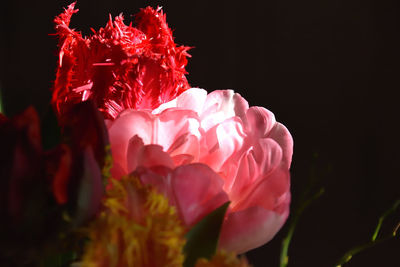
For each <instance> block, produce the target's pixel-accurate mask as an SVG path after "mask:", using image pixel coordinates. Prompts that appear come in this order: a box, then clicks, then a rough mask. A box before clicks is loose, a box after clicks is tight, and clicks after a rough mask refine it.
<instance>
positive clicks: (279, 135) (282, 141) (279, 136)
mask: <svg viewBox="0 0 400 267" xmlns="http://www.w3.org/2000/svg"><path fill="white" fill-rule="evenodd" d="M268 137H269V138H272V139H274V140H275V141H276V142H277V143H278V144H279V145H280V146H281V148H282V152H283V156H282V163H283V166H284V167H285V168H286V169H289V168H290V164H291V162H292V155H293V138H292V136H291V135H290V133H289V131H288V129H287V128H286V127H285V126H284V125H282V124H281V123H279V122H277V123H275V126H274V127H273V128H272V129H271V132H270V133H269V134H268Z"/></svg>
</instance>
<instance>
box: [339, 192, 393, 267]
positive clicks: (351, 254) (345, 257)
mask: <svg viewBox="0 0 400 267" xmlns="http://www.w3.org/2000/svg"><path fill="white" fill-rule="evenodd" d="M399 206H400V199H399V200H397V201H395V202H394V204H393V205H392V207H391V208H390V209H388V210H387V211H385V212H384V213H383V215H382V216H381V217H379V219H378V224H377V226H376V228H375V230H374V233H373V234H372V237H371V241H369V242H367V243H365V244H362V245H359V246H356V247H354V248H352V249H350V250H349V251H348V252H346V253H345V254H344V255H343V256H342V257H341V258H340V259H339V261H338V263H337V264H336V265H335V267H341V266H342V265H343V264H345V263H347V262H349V261H350V260H351V259H352V258H353V257H354V255H356V254H358V253H360V252H363V251H364V250H366V249H369V248H372V247H374V246H375V245H377V244H380V243H382V242H385V241H387V240H389V239H391V238H393V237H395V236H396V235H397V230H398V229H399V228H400V223H398V224H397V225H396V227H395V228H394V229H393V232H392V234H391V235H389V236H385V237H381V238H378V235H379V232H380V230H381V228H382V224H383V221H384V220H385V219H386V217H387V216H389V215H390V214H392V213H393V212H395V211H396V210H397V208H398V207H399Z"/></svg>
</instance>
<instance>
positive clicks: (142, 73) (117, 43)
mask: <svg viewBox="0 0 400 267" xmlns="http://www.w3.org/2000/svg"><path fill="white" fill-rule="evenodd" d="M74 7H75V3H73V4H71V5H70V6H69V7H68V8H67V9H65V11H64V13H62V14H60V15H59V16H58V17H56V18H55V20H54V21H55V24H56V26H55V29H56V32H57V35H58V37H59V49H60V51H59V65H58V67H57V76H56V80H55V83H54V88H53V98H52V103H53V105H54V106H55V108H56V110H57V111H58V113H59V114H60V115H62V114H64V113H65V112H66V110H67V109H69V107H70V106H71V105H72V104H76V103H79V102H82V101H85V100H87V99H92V100H93V101H94V102H95V103H96V105H97V106H98V108H99V110H101V111H102V112H103V114H104V116H105V117H106V118H109V119H113V118H115V117H116V116H117V115H118V113H119V112H121V111H122V110H125V109H127V108H134V109H154V108H156V107H158V106H159V105H160V104H162V103H164V102H167V101H170V100H172V99H174V98H175V97H177V96H178V95H179V94H180V93H182V92H183V91H184V90H186V89H188V88H189V84H188V82H187V80H186V77H185V74H186V70H185V66H186V64H187V57H188V56H189V57H190V55H189V54H188V53H187V50H188V49H189V47H187V46H177V45H176V44H175V42H174V40H173V37H172V32H171V29H170V28H169V27H168V25H167V23H166V16H165V14H163V12H162V10H161V8H157V10H154V9H152V8H151V7H147V8H144V9H142V10H141V11H140V12H139V13H138V14H137V15H136V25H137V26H136V28H134V27H132V24H130V25H129V26H127V25H125V24H124V18H123V16H122V15H119V16H117V17H116V18H115V20H114V21H113V20H112V18H111V17H110V20H109V22H108V23H107V25H106V26H105V27H104V28H100V29H99V30H98V31H97V32H96V31H95V30H93V29H92V31H93V35H92V36H88V37H82V35H81V33H79V32H77V31H75V30H73V29H70V28H69V23H70V20H71V16H72V15H73V14H74V13H76V12H78V10H77V9H74Z"/></svg>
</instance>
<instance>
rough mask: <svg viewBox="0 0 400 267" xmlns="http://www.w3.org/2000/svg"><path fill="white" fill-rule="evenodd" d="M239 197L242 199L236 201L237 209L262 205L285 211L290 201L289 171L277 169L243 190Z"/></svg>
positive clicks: (270, 208)
mask: <svg viewBox="0 0 400 267" xmlns="http://www.w3.org/2000/svg"><path fill="white" fill-rule="evenodd" d="M239 197H240V200H237V203H235V204H236V205H235V207H234V209H235V210H241V209H245V208H248V207H253V206H261V207H263V208H265V209H268V210H272V211H277V210H279V211H281V212H285V209H288V208H289V206H288V205H289V201H290V174H289V171H288V170H285V169H282V168H278V169H276V170H275V171H274V172H272V173H270V174H268V175H266V176H264V177H261V178H260V179H259V180H258V181H257V182H256V183H253V184H251V185H250V186H249V187H248V188H246V189H245V190H243V191H242V192H241V195H240V196H238V195H237V198H239ZM282 205H283V206H284V207H282Z"/></svg>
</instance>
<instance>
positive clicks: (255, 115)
mask: <svg viewBox="0 0 400 267" xmlns="http://www.w3.org/2000/svg"><path fill="white" fill-rule="evenodd" d="M246 117H247V125H248V127H247V128H248V129H247V130H248V134H249V135H253V136H255V137H257V138H263V137H265V136H266V135H267V134H268V133H269V131H270V130H271V129H272V127H274V125H275V122H276V121H275V116H274V114H273V113H272V112H271V111H269V110H267V109H265V108H263V107H251V108H249V110H247V113H246Z"/></svg>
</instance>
